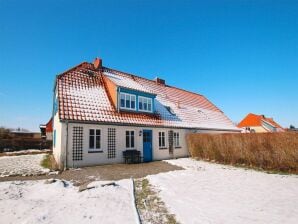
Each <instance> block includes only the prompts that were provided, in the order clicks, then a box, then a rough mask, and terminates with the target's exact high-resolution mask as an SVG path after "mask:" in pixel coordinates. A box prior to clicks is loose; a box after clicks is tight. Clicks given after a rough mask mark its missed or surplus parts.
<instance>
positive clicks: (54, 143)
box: [53, 130, 56, 147]
mask: <svg viewBox="0 0 298 224" xmlns="http://www.w3.org/2000/svg"><path fill="white" fill-rule="evenodd" d="M53 145H54V147H56V130H54V134H53Z"/></svg>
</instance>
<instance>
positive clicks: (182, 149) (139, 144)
mask: <svg viewBox="0 0 298 224" xmlns="http://www.w3.org/2000/svg"><path fill="white" fill-rule="evenodd" d="M60 125H61V126H62V127H64V126H66V125H67V124H66V123H60ZM74 127H82V128H83V141H82V143H83V147H82V151H83V152H82V153H83V154H82V160H73V149H74V142H73V139H74V136H73V130H74ZM108 128H115V131H116V133H115V134H116V136H115V140H116V141H115V143H116V147H115V149H116V150H115V151H116V153H115V158H108ZM62 129H63V130H66V128H62ZM90 129H99V130H101V136H100V143H101V148H100V151H102V152H92V150H90V149H89V130H90ZM143 130H152V160H162V159H170V158H178V157H186V156H188V155H189V154H188V149H187V144H186V140H185V134H186V133H187V132H188V131H187V130H185V129H168V128H151V127H132V126H117V125H100V124H98V125H97V124H80V123H68V137H67V139H68V141H67V142H63V143H62V142H61V143H62V144H57V145H56V146H57V147H56V148H58V147H61V149H62V150H61V151H62V152H63V148H66V144H67V145H68V147H67V148H68V150H67V164H64V165H66V166H67V167H68V168H69V167H83V166H93V165H99V164H111V163H123V162H124V160H123V151H125V150H127V148H126V138H125V135H126V131H134V133H135V147H134V148H133V149H136V150H138V151H140V152H141V155H142V156H143V136H142V135H143V134H142V133H143ZM169 130H173V131H174V132H178V133H179V137H180V139H179V140H180V145H179V147H173V154H170V152H169V144H168V131H169ZM160 131H164V132H165V134H166V136H165V141H166V145H165V147H162V149H160V147H159V137H158V134H159V132H160ZM62 132H63V131H62ZM59 140H60V141H61V139H58V138H57V141H59ZM130 149H131V148H130ZM57 151H59V150H58V149H57ZM54 154H56V156H55V158H56V157H57V158H61V159H57V161H60V162H62V161H63V160H64V159H66V158H62V157H63V153H62V154H60V155H59V153H55V150H54Z"/></svg>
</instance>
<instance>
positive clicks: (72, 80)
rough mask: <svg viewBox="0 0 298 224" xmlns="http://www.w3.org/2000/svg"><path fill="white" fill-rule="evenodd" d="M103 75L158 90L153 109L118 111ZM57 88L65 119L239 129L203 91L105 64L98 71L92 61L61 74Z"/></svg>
mask: <svg viewBox="0 0 298 224" xmlns="http://www.w3.org/2000/svg"><path fill="white" fill-rule="evenodd" d="M103 76H105V77H106V78H108V79H110V80H111V81H113V82H114V83H115V84H116V85H117V86H120V87H124V88H129V89H134V90H137V91H142V92H146V93H151V94H155V95H156V98H155V102H154V103H155V111H154V113H152V114H150V113H139V112H127V111H117V109H116V108H115V107H114V105H113V104H112V102H111V100H110V98H109V94H108V93H107V89H106V87H105V84H104V81H103ZM57 89H58V97H59V115H60V118H61V119H62V120H71V121H82V122H101V123H113V124H117V123H121V124H125V125H145V126H158V127H177V128H204V129H223V130H238V129H237V128H236V127H235V126H234V125H233V123H232V122H231V120H229V118H228V117H227V116H225V114H224V113H223V112H222V111H221V110H219V109H218V108H217V107H216V106H215V105H214V104H212V103H211V102H210V101H208V100H207V99H206V98H205V97H204V96H202V95H199V94H196V93H192V92H188V91H185V90H182V89H179V88H176V87H171V86H168V85H161V84H158V83H156V82H155V81H153V80H148V79H145V78H141V77H138V76H135V75H131V74H127V73H124V72H120V71H116V70H113V69H110V68H105V67H103V68H102V69H101V70H100V71H98V70H95V69H94V68H93V65H92V64H90V63H81V64H80V65H78V66H77V67H74V68H73V69H71V70H68V71H66V72H65V73H63V74H61V75H59V76H58V77H57ZM167 107H170V109H171V111H173V112H174V113H171V112H170V111H169V110H168V109H167Z"/></svg>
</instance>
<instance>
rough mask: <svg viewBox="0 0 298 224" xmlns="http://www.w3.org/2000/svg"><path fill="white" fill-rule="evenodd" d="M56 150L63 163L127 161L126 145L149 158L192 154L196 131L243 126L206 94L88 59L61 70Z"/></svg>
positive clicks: (56, 107)
mask: <svg viewBox="0 0 298 224" xmlns="http://www.w3.org/2000/svg"><path fill="white" fill-rule="evenodd" d="M54 99H55V100H54V106H53V114H54V117H53V154H54V156H55V159H56V161H57V163H58V164H59V166H60V168H62V167H65V168H67V167H81V166H90V165H97V164H109V163H122V162H123V151H125V150H128V149H135V150H138V151H140V152H141V155H142V157H143V161H144V162H147V161H152V160H162V159H169V158H177V157H185V156H188V149H187V144H186V139H185V136H186V134H187V133H190V132H209V133H222V132H240V131H241V130H240V129H238V128H237V127H235V125H233V123H232V122H231V120H230V119H229V118H228V117H227V116H225V115H224V113H223V112H222V111H221V110H220V109H218V108H217V107H216V106H215V105H214V104H212V103H211V102H210V101H208V100H207V99H206V98H205V97H204V96H202V95H200V94H196V93H192V92H189V91H185V90H182V89H179V88H176V87H172V86H169V85H167V84H166V83H165V80H162V79H159V78H156V79H155V80H148V79H145V78H141V77H138V76H136V75H132V74H128V73H124V72H120V71H117V70H114V69H110V68H106V67H103V66H102V61H101V59H98V58H97V59H96V60H95V61H94V63H93V64H92V63H87V62H83V63H81V64H79V65H77V66H76V67H74V68H72V69H70V70H68V71H66V72H64V73H62V74H60V75H58V76H57V78H56V81H55V87H54Z"/></svg>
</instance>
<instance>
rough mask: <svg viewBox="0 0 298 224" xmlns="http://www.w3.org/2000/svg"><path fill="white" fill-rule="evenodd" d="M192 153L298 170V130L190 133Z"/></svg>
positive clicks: (286, 170) (250, 164)
mask: <svg viewBox="0 0 298 224" xmlns="http://www.w3.org/2000/svg"><path fill="white" fill-rule="evenodd" d="M187 143H188V147H189V150H190V154H191V156H192V157H197V158H199V159H204V160H214V161H217V162H220V163H224V164H231V165H244V166H249V167H255V168H261V169H265V170H271V171H273V170H274V171H282V172H284V171H285V172H291V173H298V133H288V132H286V133H262V134H189V135H187Z"/></svg>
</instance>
